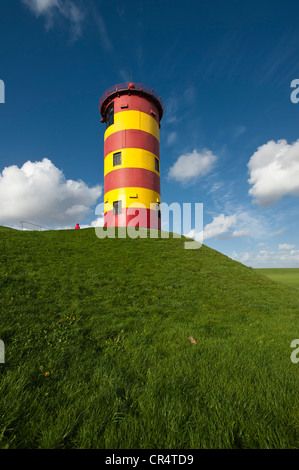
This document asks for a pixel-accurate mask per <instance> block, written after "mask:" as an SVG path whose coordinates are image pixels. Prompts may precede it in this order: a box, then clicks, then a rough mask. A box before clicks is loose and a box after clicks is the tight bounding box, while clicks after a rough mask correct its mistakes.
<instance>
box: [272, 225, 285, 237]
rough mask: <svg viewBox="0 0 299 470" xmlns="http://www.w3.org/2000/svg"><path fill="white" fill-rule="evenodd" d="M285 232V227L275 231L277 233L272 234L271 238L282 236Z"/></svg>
mask: <svg viewBox="0 0 299 470" xmlns="http://www.w3.org/2000/svg"><path fill="white" fill-rule="evenodd" d="M285 231H286V227H283V228H281V229H280V230H277V232H275V233H273V237H278V236H279V235H282V234H283V233H284V232H285Z"/></svg>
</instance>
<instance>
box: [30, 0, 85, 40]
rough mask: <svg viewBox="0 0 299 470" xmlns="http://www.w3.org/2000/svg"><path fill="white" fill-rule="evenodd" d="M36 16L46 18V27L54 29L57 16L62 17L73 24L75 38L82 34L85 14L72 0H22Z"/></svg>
mask: <svg viewBox="0 0 299 470" xmlns="http://www.w3.org/2000/svg"><path fill="white" fill-rule="evenodd" d="M21 1H22V2H23V3H24V4H25V5H26V6H27V7H29V8H30V10H31V11H32V12H33V13H34V14H35V15H36V16H44V17H45V19H46V27H47V29H50V28H52V27H53V24H54V19H55V15H62V16H63V17H65V18H66V19H67V20H68V21H69V22H70V24H71V28H72V32H73V36H74V38H77V37H78V36H80V34H81V27H82V21H83V19H84V13H83V11H82V9H81V8H79V7H78V6H77V5H76V4H75V3H74V2H73V1H72V0H21Z"/></svg>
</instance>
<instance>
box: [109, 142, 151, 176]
mask: <svg viewBox="0 0 299 470" xmlns="http://www.w3.org/2000/svg"><path fill="white" fill-rule="evenodd" d="M118 152H121V165H117V166H113V154H114V153H118ZM156 158H157V157H156V155H155V154H153V153H151V152H148V151H147V150H143V149H135V148H133V149H130V148H123V149H119V150H115V151H114V152H111V153H109V154H108V155H107V157H106V158H105V163H104V176H106V175H107V174H108V173H110V172H111V171H113V170H119V169H121V168H144V169H145V170H150V171H152V172H153V173H156V175H159V176H160V173H159V172H158V171H156V168H155V159H156Z"/></svg>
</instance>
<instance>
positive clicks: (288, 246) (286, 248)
mask: <svg viewBox="0 0 299 470" xmlns="http://www.w3.org/2000/svg"><path fill="white" fill-rule="evenodd" d="M293 248H296V245H289V244H288V243H282V244H281V245H279V246H278V249H279V250H292V249H293Z"/></svg>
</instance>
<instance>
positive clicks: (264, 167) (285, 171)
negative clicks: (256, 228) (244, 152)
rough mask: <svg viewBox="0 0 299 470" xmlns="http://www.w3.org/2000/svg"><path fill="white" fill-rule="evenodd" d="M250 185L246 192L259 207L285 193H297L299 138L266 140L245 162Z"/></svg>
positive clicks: (276, 199) (271, 202)
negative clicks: (288, 140)
mask: <svg viewBox="0 0 299 470" xmlns="http://www.w3.org/2000/svg"><path fill="white" fill-rule="evenodd" d="M248 168H249V173H250V178H249V180H248V182H249V183H250V184H251V185H252V187H251V188H250V190H249V194H250V195H251V196H253V198H254V200H255V201H256V202H257V203H258V204H259V205H260V206H262V207H266V206H269V205H270V204H273V203H274V202H276V201H278V200H279V199H281V198H282V197H283V196H286V195H293V196H299V140H297V141H296V142H294V143H293V144H288V143H287V141H286V140H279V141H278V142H274V141H269V142H267V144H265V145H262V146H261V147H259V148H258V149H257V151H256V152H255V153H254V154H253V155H252V157H251V158H250V161H249V163H248Z"/></svg>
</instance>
